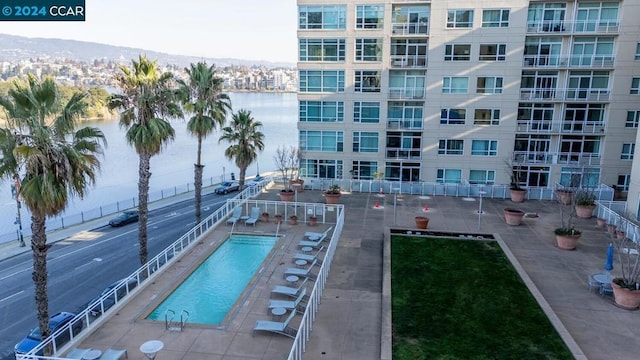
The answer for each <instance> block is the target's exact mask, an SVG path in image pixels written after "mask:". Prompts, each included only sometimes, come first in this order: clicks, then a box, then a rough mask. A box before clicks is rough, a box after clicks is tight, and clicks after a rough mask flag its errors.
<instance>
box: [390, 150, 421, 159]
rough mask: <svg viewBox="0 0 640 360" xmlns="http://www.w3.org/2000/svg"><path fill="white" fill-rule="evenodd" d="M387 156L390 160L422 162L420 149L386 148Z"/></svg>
mask: <svg viewBox="0 0 640 360" xmlns="http://www.w3.org/2000/svg"><path fill="white" fill-rule="evenodd" d="M385 154H386V155H385V156H386V158H387V159H389V160H421V159H422V151H421V150H420V149H403V148H386V150H385Z"/></svg>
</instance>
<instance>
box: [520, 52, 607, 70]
mask: <svg viewBox="0 0 640 360" xmlns="http://www.w3.org/2000/svg"><path fill="white" fill-rule="evenodd" d="M614 62H615V57H614V56H613V55H606V56H602V55H597V56H596V55H592V56H558V55H542V56H535V55H533V56H532V55H525V56H524V58H523V61H522V67H524V68H590V69H593V68H595V69H603V68H613V64H614Z"/></svg>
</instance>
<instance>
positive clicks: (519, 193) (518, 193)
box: [509, 189, 527, 203]
mask: <svg viewBox="0 0 640 360" xmlns="http://www.w3.org/2000/svg"><path fill="white" fill-rule="evenodd" d="M509 195H510V196H511V201H513V202H515V203H521V202H524V198H525V196H526V195H527V190H515V189H509Z"/></svg>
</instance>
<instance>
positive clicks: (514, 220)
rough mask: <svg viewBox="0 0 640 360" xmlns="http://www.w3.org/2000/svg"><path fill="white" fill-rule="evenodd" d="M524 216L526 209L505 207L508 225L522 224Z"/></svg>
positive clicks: (505, 217) (505, 218)
mask: <svg viewBox="0 0 640 360" xmlns="http://www.w3.org/2000/svg"><path fill="white" fill-rule="evenodd" d="M523 216H524V211H522V210H519V209H513V208H505V209H504V220H505V221H506V222H507V225H514V226H517V225H520V223H521V222H522V217H523Z"/></svg>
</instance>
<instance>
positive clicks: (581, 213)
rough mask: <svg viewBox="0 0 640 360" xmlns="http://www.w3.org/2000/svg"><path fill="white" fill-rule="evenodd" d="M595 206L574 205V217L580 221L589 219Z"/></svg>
mask: <svg viewBox="0 0 640 360" xmlns="http://www.w3.org/2000/svg"><path fill="white" fill-rule="evenodd" d="M595 208H596V206H595V205H576V216H577V217H579V218H581V219H591V217H592V216H593V210H594V209H595Z"/></svg>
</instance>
